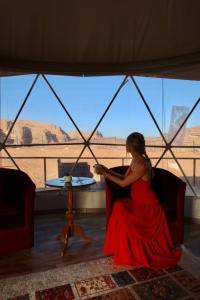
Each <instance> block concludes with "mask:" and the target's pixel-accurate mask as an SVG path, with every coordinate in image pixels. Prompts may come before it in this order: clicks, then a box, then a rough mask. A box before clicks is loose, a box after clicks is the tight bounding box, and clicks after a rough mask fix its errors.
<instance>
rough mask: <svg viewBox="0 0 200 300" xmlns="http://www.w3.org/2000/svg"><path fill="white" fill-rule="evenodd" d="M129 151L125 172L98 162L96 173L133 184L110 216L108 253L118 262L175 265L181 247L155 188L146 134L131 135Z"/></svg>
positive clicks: (152, 266) (116, 203)
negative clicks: (128, 195)
mask: <svg viewBox="0 0 200 300" xmlns="http://www.w3.org/2000/svg"><path fill="white" fill-rule="evenodd" d="M126 150H127V152H130V154H131V155H132V158H133V159H132V162H131V165H130V167H129V168H128V170H127V172H126V174H125V175H120V174H118V173H115V172H113V171H110V170H108V169H107V168H106V167H105V166H103V165H97V167H96V173H97V174H101V175H103V176H105V178H108V179H109V180H111V181H113V182H115V183H116V184H118V185H119V186H121V187H125V186H128V185H131V193H130V198H124V199H119V200H117V201H116V202H115V204H114V207H113V211H112V215H111V217H110V220H109V223H108V228H107V232H106V238H105V243H104V253H105V254H112V255H114V263H115V264H120V265H134V266H136V265H143V266H146V267H149V268H154V269H159V268H166V267H171V266H175V265H176V264H177V262H178V260H179V259H180V256H181V249H175V248H174V244H173V242H172V238H171V235H170V231H169V228H168V224H167V221H166V218H165V214H164V211H163V209H162V207H161V204H160V202H159V200H158V198H157V196H156V195H155V193H154V191H153V190H152V188H151V184H150V182H151V174H152V172H151V162H150V159H149V158H148V156H147V154H146V151H145V140H144V136H143V135H142V134H140V133H138V132H134V133H132V134H130V135H129V136H128V137H127V140H126Z"/></svg>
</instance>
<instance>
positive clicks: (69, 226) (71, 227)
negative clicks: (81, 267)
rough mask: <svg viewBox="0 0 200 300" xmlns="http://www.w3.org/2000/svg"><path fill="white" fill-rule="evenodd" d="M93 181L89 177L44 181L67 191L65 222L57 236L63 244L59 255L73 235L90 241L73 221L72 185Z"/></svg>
mask: <svg viewBox="0 0 200 300" xmlns="http://www.w3.org/2000/svg"><path fill="white" fill-rule="evenodd" d="M93 183H95V180H94V179H93V178H89V177H72V181H71V182H65V181H64V179H63V178H58V179H51V180H48V181H47V182H46V185H48V186H51V187H52V186H53V187H61V188H65V189H66V191H67V195H66V202H67V203H66V205H67V211H66V221H67V222H66V224H65V225H64V227H63V228H62V230H61V231H60V233H59V234H58V236H57V239H58V240H60V239H64V246H63V249H62V251H61V256H64V255H65V253H66V250H67V246H68V241H69V238H71V237H73V236H74V235H78V236H79V237H80V238H81V239H82V240H84V241H85V242H87V243H90V242H91V238H90V237H88V236H87V235H86V234H85V233H84V230H83V229H82V228H81V226H80V225H78V224H76V223H74V213H73V187H74V186H83V185H90V184H93Z"/></svg>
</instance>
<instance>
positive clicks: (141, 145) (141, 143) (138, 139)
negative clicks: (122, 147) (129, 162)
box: [126, 132, 151, 164]
mask: <svg viewBox="0 0 200 300" xmlns="http://www.w3.org/2000/svg"><path fill="white" fill-rule="evenodd" d="M126 144H128V145H130V147H131V148H132V149H133V150H134V151H135V152H136V153H137V154H139V155H141V156H143V157H145V158H146V159H147V160H148V161H149V163H150V164H151V160H150V158H149V157H148V155H147V153H146V149H145V139H144V136H143V134H141V133H139V132H133V133H131V134H130V135H129V136H128V137H127V139H126Z"/></svg>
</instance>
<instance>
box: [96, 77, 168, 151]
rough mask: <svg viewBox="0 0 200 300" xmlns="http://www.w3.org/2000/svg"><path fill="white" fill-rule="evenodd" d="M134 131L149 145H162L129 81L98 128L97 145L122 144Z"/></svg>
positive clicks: (149, 117)
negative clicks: (143, 137)
mask: <svg viewBox="0 0 200 300" xmlns="http://www.w3.org/2000/svg"><path fill="white" fill-rule="evenodd" d="M135 131H138V132H140V133H142V134H143V135H144V136H145V137H146V138H148V141H149V143H150V144H152V143H154V142H155V143H156V144H157V145H162V144H163V140H162V137H161V136H160V134H159V131H158V129H157V128H156V126H155V124H154V122H153V120H152V118H151V116H150V114H149V112H148V111H147V109H146V107H145V105H144V103H143V102H142V100H141V98H140V96H139V94H138V92H137V90H136V88H135V87H134V85H133V83H132V82H131V80H130V79H129V82H128V83H127V84H126V85H125V86H124V87H123V89H122V90H121V92H120V93H119V95H118V96H117V98H116V99H115V101H114V102H113V104H112V105H111V107H110V109H109V110H108V112H107V114H106V115H105V117H104V119H103V120H102V122H101V124H100V125H99V127H98V132H99V133H100V136H101V138H99V143H106V142H107V143H113V144H117V143H124V141H125V139H126V137H127V136H128V135H129V134H130V133H131V132H135ZM92 141H95V140H94V139H93V140H92Z"/></svg>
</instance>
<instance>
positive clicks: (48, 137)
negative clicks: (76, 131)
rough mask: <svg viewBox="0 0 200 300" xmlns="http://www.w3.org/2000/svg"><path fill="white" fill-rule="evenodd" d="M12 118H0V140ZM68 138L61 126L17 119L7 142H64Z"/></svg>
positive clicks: (7, 129)
mask: <svg viewBox="0 0 200 300" xmlns="http://www.w3.org/2000/svg"><path fill="white" fill-rule="evenodd" d="M12 123H13V120H8V119H1V120H0V142H2V141H3V140H4V138H5V135H6V134H7V132H8V131H9V129H10V127H11V126H12ZM69 140H70V137H69V135H68V134H67V133H66V132H64V131H63V130H62V128H60V127H58V126H56V125H54V124H48V123H43V122H35V121H32V120H17V122H16V124H15V125H14V127H13V129H12V131H11V134H10V136H9V139H8V141H7V143H9V144H33V143H34V144H35V143H38V144H41V143H47V144H51V143H58V142H59V143H65V142H68V141H69Z"/></svg>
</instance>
